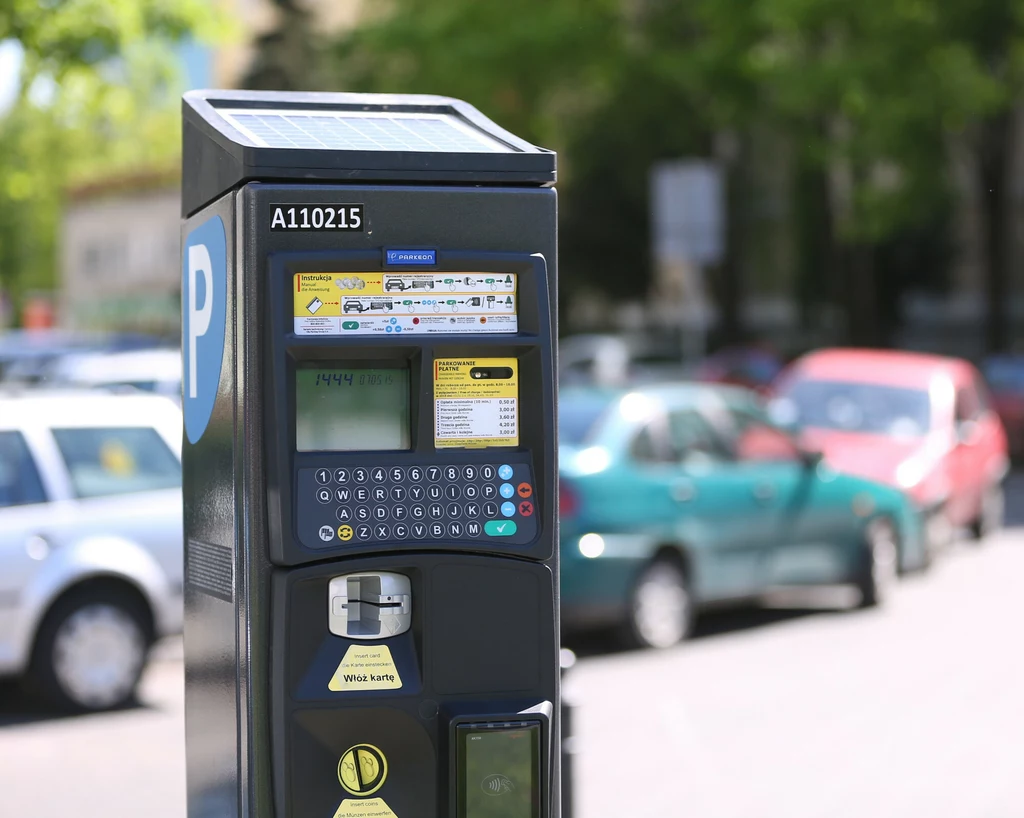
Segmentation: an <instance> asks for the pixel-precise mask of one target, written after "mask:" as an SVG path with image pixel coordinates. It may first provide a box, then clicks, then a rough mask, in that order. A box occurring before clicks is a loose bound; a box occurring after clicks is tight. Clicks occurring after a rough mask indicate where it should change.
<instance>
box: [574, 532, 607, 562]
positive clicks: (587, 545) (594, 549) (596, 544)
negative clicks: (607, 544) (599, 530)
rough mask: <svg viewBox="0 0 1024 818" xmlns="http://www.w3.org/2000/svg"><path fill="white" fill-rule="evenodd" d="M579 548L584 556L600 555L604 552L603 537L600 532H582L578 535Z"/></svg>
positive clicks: (591, 557) (590, 557) (593, 556)
mask: <svg viewBox="0 0 1024 818" xmlns="http://www.w3.org/2000/svg"><path fill="white" fill-rule="evenodd" d="M579 548H580V553H581V554H582V555H583V556H584V557H587V558H589V559H594V558H595V557H600V556H601V555H602V554H603V553H604V537H602V536H601V535H600V534H584V535H583V536H582V537H580V543H579Z"/></svg>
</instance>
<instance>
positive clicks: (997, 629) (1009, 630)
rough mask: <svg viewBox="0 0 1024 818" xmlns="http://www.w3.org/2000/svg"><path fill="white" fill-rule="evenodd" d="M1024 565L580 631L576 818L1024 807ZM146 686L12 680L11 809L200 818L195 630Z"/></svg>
mask: <svg viewBox="0 0 1024 818" xmlns="http://www.w3.org/2000/svg"><path fill="white" fill-rule="evenodd" d="M1015 494H1016V492H1015ZM1017 496H1019V494H1018V495H1017ZM1018 509H1019V510H1020V512H1021V513H1022V514H1024V508H1022V507H1021V505H1020V504H1018V503H1015V504H1014V510H1015V511H1017V510H1018ZM1015 522H1017V523H1018V524H1024V519H1022V520H1017V521H1015ZM1022 577H1024V527H1019V528H1011V529H1009V530H1008V531H1006V532H1004V533H1002V534H999V535H997V536H995V537H993V538H991V539H990V540H989V541H987V542H986V543H984V544H983V545H981V546H976V545H972V544H969V543H961V544H958V545H956V546H955V547H954V548H953V549H952V551H951V552H950V553H949V554H947V555H946V556H945V558H944V559H942V560H941V561H940V562H939V563H938V564H937V565H936V566H935V567H934V568H933V570H932V571H930V572H929V573H928V574H926V575H923V576H920V577H914V578H910V579H908V580H906V581H905V582H904V583H902V584H901V586H900V587H899V589H898V590H897V593H896V595H895V596H894V598H893V599H892V600H891V603H890V604H888V605H887V606H886V607H885V609H883V610H878V611H869V612H861V611H844V612H834V611H832V612H827V611H820V610H817V611H814V610H811V611H809V610H797V609H792V608H791V609H788V610H770V611H745V612H737V613H730V614H716V615H714V616H709V617H705V618H704V619H703V620H702V622H701V625H700V627H699V631H698V634H697V636H696V638H695V639H693V640H692V641H690V642H688V643H687V644H685V645H682V646H680V647H679V648H677V649H673V650H670V651H666V652H661V653H654V652H617V651H616V650H615V649H614V647H612V646H611V645H609V644H607V643H605V642H604V641H602V640H598V639H587V640H582V641H580V642H579V643H578V644H576V645H575V647H576V648H577V649H578V651H579V653H580V659H579V661H578V663H577V664H576V666H575V667H574V668H573V669H572V671H571V672H570V676H569V677H568V679H567V684H566V693H567V696H568V697H571V699H572V700H573V701H574V702H575V704H576V706H577V710H576V711H575V712H576V719H575V724H576V729H575V733H576V738H575V741H574V744H573V746H574V749H575V751H576V752H575V753H574V759H575V763H574V767H575V784H576V786H575V794H576V810H575V816H574V818H613V817H614V818H653V816H680V817H681V818H824V816H828V818H867V817H870V818H897V816H898V817H899V818H1020V816H1024V593H1022V592H1021V589H1022ZM141 699H142V703H141V705H140V706H139V707H136V708H134V709H131V710H126V711H123V712H119V713H114V714H109V715H102V716H87V717H78V718H53V717H51V716H47V715H45V714H39V713H34V712H32V711H31V710H29V709H28V705H26V703H25V702H23V701H22V700H21V699H20V698H19V697H17V696H16V695H15V694H14V691H13V688H11V687H10V686H4V687H0V816H3V817H4V818H7V816H11V817H12V818H13V817H14V816H17V818H65V817H66V816H68V815H74V816H75V818H137V817H138V816H139V815H145V816H146V818H183V816H184V815H185V798H184V757H183V752H184V742H183V735H182V734H183V727H182V718H183V710H182V667H181V648H180V642H175V641H171V642H168V643H167V644H165V645H162V646H161V648H160V651H159V655H158V657H157V660H156V661H155V662H154V663H153V664H152V666H151V668H150V670H149V671H148V673H147V676H146V678H145V682H144V686H143V689H142V696H141ZM309 818H317V817H316V816H310V817H309ZM324 818H330V816H324ZM402 818H411V817H406V816H402Z"/></svg>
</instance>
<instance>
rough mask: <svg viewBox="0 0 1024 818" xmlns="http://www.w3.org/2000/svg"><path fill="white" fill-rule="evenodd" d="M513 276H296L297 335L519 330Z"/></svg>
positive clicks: (402, 274)
mask: <svg viewBox="0 0 1024 818" xmlns="http://www.w3.org/2000/svg"><path fill="white" fill-rule="evenodd" d="M516 284H517V281H516V274H515V273H437V272H432V273H406V272H401V273H297V274H296V275H295V278H294V285H293V286H294V304H293V306H294V310H293V314H294V318H295V323H294V330H295V334H296V335H377V334H381V335H389V334H394V335H399V334H402V333H409V332H411V333H413V334H419V335H422V334H423V333H469V332H472V333H476V332H517V331H518V329H519V318H518V313H517V300H516V298H517V294H516Z"/></svg>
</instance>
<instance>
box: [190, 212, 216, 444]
mask: <svg viewBox="0 0 1024 818" xmlns="http://www.w3.org/2000/svg"><path fill="white" fill-rule="evenodd" d="M227 267H228V254H227V240H226V239H225V236H224V222H223V221H221V218H220V216H214V217H213V218H212V219H209V220H207V221H205V222H203V223H202V224H201V225H200V226H199V227H197V228H196V229H195V230H193V231H192V232H191V233H189V234H188V238H187V239H186V240H185V251H184V253H182V258H181V276H182V281H181V308H182V309H181V313H182V334H181V345H182V349H183V351H184V358H185V360H184V368H183V373H182V374H183V376H184V377H183V381H184V382H183V383H182V392H183V395H182V398H183V400H182V406H183V407H184V414H185V435H186V437H188V439H189V442H190V443H197V442H198V441H199V438H201V437H202V436H203V432H205V431H206V425H207V424H208V423H209V422H210V415H211V414H212V413H213V403H214V401H215V400H216V398H217V387H218V386H219V385H220V369H221V364H222V363H223V359H224V318H225V315H226V313H227V289H228V288H227V279H228V269H227Z"/></svg>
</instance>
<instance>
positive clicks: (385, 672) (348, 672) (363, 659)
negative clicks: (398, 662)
mask: <svg viewBox="0 0 1024 818" xmlns="http://www.w3.org/2000/svg"><path fill="white" fill-rule="evenodd" d="M401 686H402V677H401V676H400V675H399V674H398V668H397V667H395V660H394V659H393V658H391V649H390V648H389V647H388V646H387V645H350V646H349V648H348V650H347V651H345V658H344V659H342V660H341V664H339V665H338V669H337V670H336V671H334V676H332V677H331V681H330V683H329V684H328V685H327V687H328V689H329V690H333V691H334V692H335V693H338V692H340V691H343V690H397V689H398V688H400V687H401Z"/></svg>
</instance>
